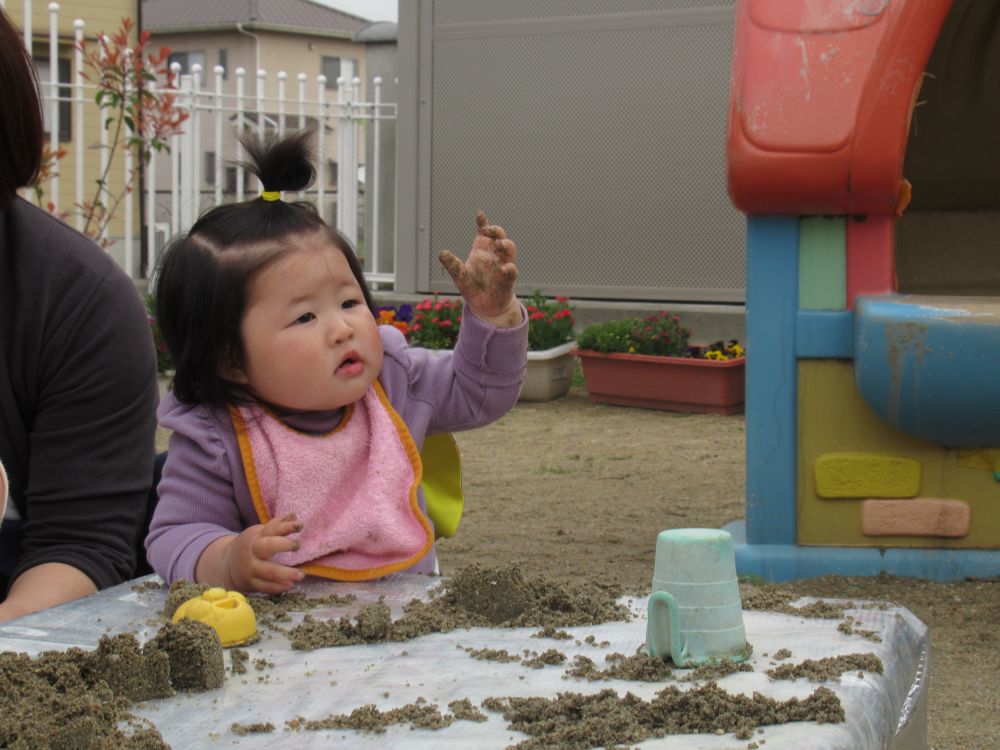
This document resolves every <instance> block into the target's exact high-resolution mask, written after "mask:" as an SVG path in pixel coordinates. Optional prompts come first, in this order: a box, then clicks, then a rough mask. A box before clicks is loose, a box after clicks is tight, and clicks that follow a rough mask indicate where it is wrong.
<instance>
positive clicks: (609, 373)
mask: <svg viewBox="0 0 1000 750" xmlns="http://www.w3.org/2000/svg"><path fill="white" fill-rule="evenodd" d="M573 353H574V354H575V355H576V356H578V357H579V358H580V363H581V364H582V365H583V379H584V381H585V383H586V386H587V392H588V393H589V394H590V400H591V401H593V402H594V403H599V404H617V405H619V406H641V407H644V408H647V409H664V410H666V411H684V412H697V413H703V414H738V413H740V412H742V411H743V403H744V376H745V369H746V368H745V365H746V358H745V357H740V358H738V359H730V360H726V361H717V360H712V359H696V358H689V357H658V356H650V355H647V354H602V353H601V352H595V351H590V350H585V349H575V350H574V351H573Z"/></svg>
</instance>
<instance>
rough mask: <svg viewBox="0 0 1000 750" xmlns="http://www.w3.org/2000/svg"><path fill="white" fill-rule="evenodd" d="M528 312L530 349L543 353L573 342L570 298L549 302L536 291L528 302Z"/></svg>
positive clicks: (557, 298) (526, 307)
mask: <svg viewBox="0 0 1000 750" xmlns="http://www.w3.org/2000/svg"><path fill="white" fill-rule="evenodd" d="M524 308H525V310H527V311H528V349H529V350H530V351H533V352H541V351H545V350H546V349H554V348H555V347H557V346H559V345H561V344H565V343H566V342H567V341H572V340H573V308H572V307H571V306H570V304H569V297H559V296H557V297H556V298H555V300H547V299H545V297H543V296H542V293H541V292H538V291H536V292H535V293H534V294H532V295H531V296H530V297H528V298H527V299H526V300H524Z"/></svg>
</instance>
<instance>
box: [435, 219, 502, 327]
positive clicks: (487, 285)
mask: <svg viewBox="0 0 1000 750" xmlns="http://www.w3.org/2000/svg"><path fill="white" fill-rule="evenodd" d="M476 225H477V227H478V230H477V232H476V239H475V240H473V242H472V249H471V250H470V251H469V257H468V258H467V259H466V260H465V262H464V263H463V262H462V261H461V260H459V259H458V258H457V257H455V255H454V254H453V253H451V251H449V250H442V251H441V254H440V255H439V256H438V259H439V260H440V261H441V264H442V265H443V266H444V267H445V270H446V271H447V272H448V274H449V275H450V276H451V278H452V279H453V280H454V282H455V286H457V287H458V291H460V292H461V293H462V296H463V297H464V298H465V304H466V306H467V307H468V308H469V310H471V311H472V312H473V313H474V314H475V315H476V317H478V318H481V319H483V320H485V321H487V322H489V323H492V324H493V325H496V326H498V327H500V328H512V327H513V326H516V325H518V324H519V323H520V322H521V308H520V306H519V305H518V303H517V299H516V298H515V297H514V282H515V281H516V280H517V266H516V265H515V264H514V261H515V260H516V258H517V246H516V245H515V244H514V243H513V242H512V241H511V240H509V239H507V233H506V232H505V231H504V230H503V227H499V226H496V225H493V224H489V223H488V222H487V221H486V214H484V213H483V212H482V211H480V212H479V213H477V214H476Z"/></svg>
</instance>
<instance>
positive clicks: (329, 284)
mask: <svg viewBox="0 0 1000 750" xmlns="http://www.w3.org/2000/svg"><path fill="white" fill-rule="evenodd" d="M302 246H303V247H302V250H301V251H296V252H292V253H289V254H288V255H286V256H284V257H283V258H281V259H280V260H278V261H276V262H275V263H274V264H272V265H271V266H268V267H267V268H265V269H264V270H263V271H261V272H260V274H259V275H258V276H257V277H256V278H255V279H254V281H253V284H252V286H251V289H250V299H249V304H248V306H247V310H246V313H245V314H244V316H243V322H242V324H241V325H240V335H241V337H242V340H243V348H244V351H245V355H246V362H245V366H244V367H243V368H242V369H241V370H238V371H236V372H235V373H230V377H232V378H233V379H234V380H236V382H239V383H241V384H243V385H245V386H246V387H247V388H248V390H249V391H250V392H251V393H253V394H254V395H256V396H257V397H258V398H260V399H261V400H262V401H266V402H267V403H269V404H273V405H275V406H281V407H284V408H285V409H295V410H303V411H325V410H330V409H338V408H340V407H342V406H346V405H347V404H350V403H353V402H355V401H357V400H358V399H360V398H361V397H362V396H363V395H364V394H365V392H366V391H367V390H368V387H369V386H370V385H371V384H372V382H373V381H374V380H375V378H376V377H378V374H379V372H380V371H381V369H382V340H381V339H380V338H379V334H378V326H377V325H376V323H375V318H373V317H372V314H371V311H370V310H369V309H368V306H367V305H366V304H365V298H364V295H363V294H362V292H361V287H360V286H359V285H358V282H357V280H356V279H355V278H354V274H353V273H351V268H350V266H349V265H348V264H347V259H346V258H344V255H343V253H341V252H340V250H338V249H337V248H336V247H333V246H332V245H330V244H329V243H328V242H326V241H325V240H324V239H322V238H321V237H319V236H317V237H314V238H311V239H309V240H307V241H305V242H304V243H302Z"/></svg>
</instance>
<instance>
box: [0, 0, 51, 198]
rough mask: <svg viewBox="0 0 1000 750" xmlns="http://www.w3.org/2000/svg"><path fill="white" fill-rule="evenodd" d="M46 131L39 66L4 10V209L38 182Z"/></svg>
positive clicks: (0, 191) (0, 90) (0, 149)
mask: <svg viewBox="0 0 1000 750" xmlns="http://www.w3.org/2000/svg"><path fill="white" fill-rule="evenodd" d="M42 128H43V125H42V103H41V100H40V99H39V98H38V84H37V82H36V80H35V66H34V64H33V63H32V62H31V57H30V56H29V55H28V52H27V50H25V48H24V42H23V41H22V40H21V36H20V35H19V34H18V33H17V30H16V29H15V28H14V26H13V24H11V22H10V19H9V18H8V17H7V14H6V13H5V12H4V11H3V9H0V208H3V207H4V206H6V205H7V204H8V203H10V202H11V201H12V200H14V196H15V195H16V194H17V189H18V188H22V187H25V186H26V185H30V184H31V183H32V182H34V180H35V176H36V175H37V174H38V170H39V168H40V167H41V163H42V142H43V140H44V130H43V129H42Z"/></svg>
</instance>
